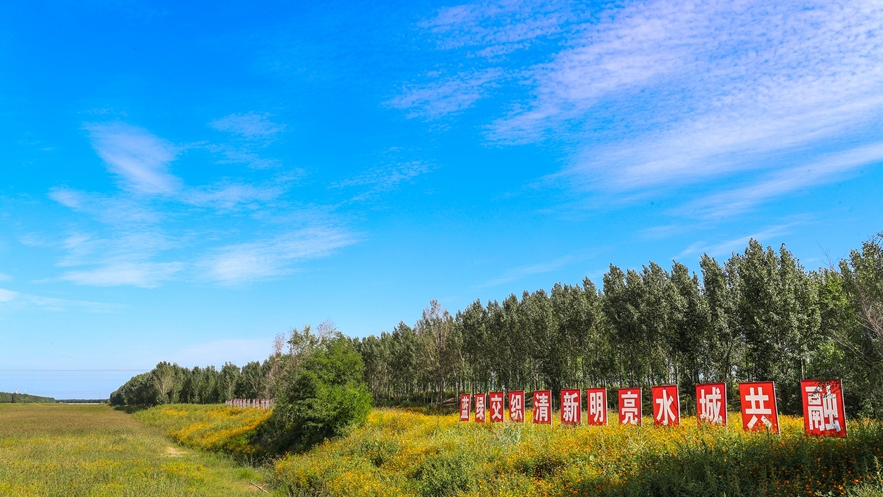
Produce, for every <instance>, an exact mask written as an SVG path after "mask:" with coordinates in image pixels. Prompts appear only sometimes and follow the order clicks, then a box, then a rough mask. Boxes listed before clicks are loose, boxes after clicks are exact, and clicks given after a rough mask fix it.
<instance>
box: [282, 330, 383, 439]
mask: <svg viewBox="0 0 883 497" xmlns="http://www.w3.org/2000/svg"><path fill="white" fill-rule="evenodd" d="M289 345H290V346H291V349H292V353H291V354H290V355H289V357H288V360H287V361H286V362H285V364H284V368H285V370H284V373H283V375H282V378H281V379H280V381H279V382H278V383H277V385H276V406H275V408H274V410H273V419H272V421H271V426H273V429H274V430H275V433H274V435H275V438H276V439H277V443H278V444H279V445H280V448H285V449H289V448H290V449H295V450H306V449H308V448H310V447H311V446H313V445H315V444H317V443H319V442H322V441H323V440H326V439H329V438H333V437H335V436H338V435H341V434H342V433H344V432H345V431H346V430H347V429H348V428H349V427H351V426H354V425H361V424H362V423H364V422H365V419H366V418H367V417H368V413H369V412H370V411H371V393H370V392H369V391H368V388H367V385H366V384H365V383H364V381H363V380H362V372H363V370H364V365H363V363H362V357H361V355H359V353H358V352H357V351H356V349H355V347H354V346H353V344H352V342H351V341H350V340H349V339H347V338H346V337H345V336H343V335H342V334H341V333H340V332H337V331H336V330H331V331H326V332H325V333H322V334H320V335H319V336H316V335H312V334H311V333H310V330H309V328H306V329H305V330H304V331H303V332H299V331H298V330H296V329H295V330H294V331H292V337H291V339H290V340H289Z"/></svg>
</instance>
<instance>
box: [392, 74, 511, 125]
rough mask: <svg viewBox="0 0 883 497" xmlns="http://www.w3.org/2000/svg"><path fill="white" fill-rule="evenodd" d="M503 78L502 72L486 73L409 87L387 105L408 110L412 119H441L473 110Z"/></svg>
mask: <svg viewBox="0 0 883 497" xmlns="http://www.w3.org/2000/svg"><path fill="white" fill-rule="evenodd" d="M501 74H502V72H501V71H500V70H499V69H486V70H482V71H477V72H470V73H460V74H456V75H454V76H452V77H449V78H443V79H439V80H437V81H434V82H432V83H424V84H419V85H408V86H405V87H404V88H402V91H401V94H400V95H398V96H396V97H394V98H392V99H390V100H389V101H388V102H387V104H388V105H390V106H391V107H394V108H397V109H404V110H407V111H408V114H407V116H408V117H409V118H413V117H422V118H426V119H434V118H438V117H441V116H445V115H448V114H452V113H456V112H459V111H462V110H464V109H467V108H469V107H471V106H472V104H474V103H475V102H476V101H477V100H478V99H480V98H481V97H482V96H483V95H484V94H485V93H486V92H487V91H488V89H489V88H490V87H492V86H493V85H494V82H495V81H496V79H497V78H499V77H500V75H501ZM433 79H435V77H434V76H433Z"/></svg>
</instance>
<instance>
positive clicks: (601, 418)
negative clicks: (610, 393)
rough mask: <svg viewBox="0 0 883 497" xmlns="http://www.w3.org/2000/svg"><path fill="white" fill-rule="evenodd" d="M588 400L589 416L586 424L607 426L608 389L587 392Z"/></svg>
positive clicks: (588, 390)
mask: <svg viewBox="0 0 883 497" xmlns="http://www.w3.org/2000/svg"><path fill="white" fill-rule="evenodd" d="M586 400H587V401H588V409H587V412H588V416H587V417H586V423H588V424H590V425H606V424H607V389H606V388H589V389H587V390H586Z"/></svg>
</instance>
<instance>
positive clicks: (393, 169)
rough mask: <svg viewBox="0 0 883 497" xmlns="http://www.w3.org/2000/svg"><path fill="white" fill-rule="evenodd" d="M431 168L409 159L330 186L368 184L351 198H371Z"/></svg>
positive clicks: (342, 186) (341, 186)
mask: <svg viewBox="0 0 883 497" xmlns="http://www.w3.org/2000/svg"><path fill="white" fill-rule="evenodd" d="M431 170H432V166H431V165H429V164H427V163H425V162H423V161H419V160H417V161H409V162H403V163H399V164H395V165H391V166H385V167H377V168H373V169H371V170H369V171H367V172H365V173H363V174H361V175H359V176H356V177H354V178H350V179H347V180H344V181H341V182H338V183H334V184H332V185H331V186H332V187H333V188H345V187H350V186H370V187H371V188H369V189H368V190H367V191H365V192H362V193H360V194H359V195H356V197H354V198H353V200H364V199H368V198H372V197H374V196H376V195H377V194H379V193H382V192H386V191H389V190H392V189H394V188H396V187H397V186H398V185H399V184H401V183H403V182H406V181H411V180H413V179H414V178H416V177H417V176H420V175H422V174H426V173H428V172H429V171H431Z"/></svg>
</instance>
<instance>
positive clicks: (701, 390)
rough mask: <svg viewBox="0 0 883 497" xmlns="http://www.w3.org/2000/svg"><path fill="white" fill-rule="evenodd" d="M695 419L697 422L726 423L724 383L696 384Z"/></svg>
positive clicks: (725, 389)
mask: <svg viewBox="0 0 883 497" xmlns="http://www.w3.org/2000/svg"><path fill="white" fill-rule="evenodd" d="M696 419H697V420H698V422H699V424H700V425H701V424H702V423H711V424H713V425H726V424H727V385H726V383H705V384H699V385H696Z"/></svg>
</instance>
